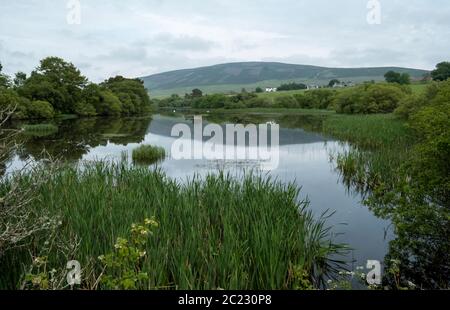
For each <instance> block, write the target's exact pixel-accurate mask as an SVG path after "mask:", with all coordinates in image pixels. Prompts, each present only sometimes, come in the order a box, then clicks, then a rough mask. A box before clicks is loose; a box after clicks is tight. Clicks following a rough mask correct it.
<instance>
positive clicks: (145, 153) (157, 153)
mask: <svg viewBox="0 0 450 310" xmlns="http://www.w3.org/2000/svg"><path fill="white" fill-rule="evenodd" d="M164 157H166V151H165V150H164V148H162V147H156V146H152V145H141V146H140V147H138V148H136V149H134V150H133V154H132V158H133V162H135V163H140V164H153V163H155V162H157V161H159V160H162V159H164Z"/></svg>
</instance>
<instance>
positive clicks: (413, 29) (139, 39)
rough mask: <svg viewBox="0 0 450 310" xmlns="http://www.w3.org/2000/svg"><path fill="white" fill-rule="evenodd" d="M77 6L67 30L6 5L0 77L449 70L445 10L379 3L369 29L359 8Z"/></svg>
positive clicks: (300, 4) (436, 5)
mask: <svg viewBox="0 0 450 310" xmlns="http://www.w3.org/2000/svg"><path fill="white" fill-rule="evenodd" d="M80 1H81V2H82V8H83V11H82V24H81V25H77V26H72V25H68V24H67V23H65V14H66V13H67V12H66V8H65V2H64V1H62V2H56V1H54V0H39V1H37V0H16V1H4V2H5V3H2V8H1V9H0V61H2V63H3V64H4V67H5V70H6V72H7V73H14V72H17V71H19V70H20V71H30V70H32V69H33V68H34V67H36V66H37V64H38V62H39V60H40V58H42V57H45V56H49V55H55V56H59V57H63V58H65V59H67V60H69V61H72V62H73V63H75V64H77V65H78V66H80V68H81V69H82V71H83V73H84V74H86V75H87V76H88V77H89V78H91V79H92V80H96V81H98V80H102V79H105V78H107V77H108V76H110V75H113V74H121V75H125V76H139V75H147V74H151V73H157V72H162V71H166V70H174V69H181V68H188V67H196V66H205V65H212V64H216V63H223V62H228V61H251V60H255V61H257V60H270V61H282V62H291V63H300V64H312V65H321V66H352V67H360V66H369V65H370V66H386V65H401V66H408V67H418V68H424V69H431V68H433V67H434V65H435V64H436V63H437V62H439V61H443V60H449V59H448V58H449V57H448V51H449V50H450V41H449V40H447V38H448V37H449V36H450V19H449V18H448V16H449V14H450V2H449V1H448V0H433V1H429V0H410V1H403V0H389V1H387V0H380V1H381V3H382V24H381V25H378V26H370V25H368V24H367V22H366V14H367V9H366V3H367V2H366V1H364V0H346V1H328V0H258V1H256V0H252V1H250V0H249V1H241V0H210V1H207V2H206V1H204V0H190V1H183V2H182V1H179V0H130V1H126V2H123V1H122V2H117V1H107V0H95V1H94V0H92V1H87V0H80Z"/></svg>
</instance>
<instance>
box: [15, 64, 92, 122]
mask: <svg viewBox="0 0 450 310" xmlns="http://www.w3.org/2000/svg"><path fill="white" fill-rule="evenodd" d="M86 84H87V79H86V78H85V77H84V76H82V75H81V73H80V71H79V70H78V69H77V68H76V67H75V66H74V65H73V64H72V63H68V62H66V61H64V60H63V59H61V58H58V57H47V58H45V59H43V60H41V62H40V65H39V67H37V68H36V70H35V71H33V72H32V73H31V76H30V78H29V79H28V80H27V81H26V82H25V84H24V86H23V87H22V94H23V95H24V96H26V97H27V98H29V99H31V100H44V101H48V102H49V103H50V104H51V105H52V106H53V107H54V108H55V110H57V111H58V112H62V113H74V112H75V111H74V110H75V104H76V103H77V102H79V101H80V99H81V92H82V90H83V88H84V87H85V86H86Z"/></svg>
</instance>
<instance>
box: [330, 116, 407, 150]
mask: <svg viewBox="0 0 450 310" xmlns="http://www.w3.org/2000/svg"><path fill="white" fill-rule="evenodd" d="M323 131H324V133H326V134H330V135H332V136H334V137H336V138H338V139H340V140H346V141H348V142H350V143H353V144H355V145H357V146H358V147H362V148H369V149H377V148H382V147H388V146H396V147H398V146H404V145H408V144H409V142H410V141H411V133H410V130H409V129H408V127H407V125H406V123H405V122H404V121H403V120H399V119H397V118H396V117H395V116H394V115H393V114H375V115H344V114H335V115H330V117H327V118H326V119H325V120H324V123H323Z"/></svg>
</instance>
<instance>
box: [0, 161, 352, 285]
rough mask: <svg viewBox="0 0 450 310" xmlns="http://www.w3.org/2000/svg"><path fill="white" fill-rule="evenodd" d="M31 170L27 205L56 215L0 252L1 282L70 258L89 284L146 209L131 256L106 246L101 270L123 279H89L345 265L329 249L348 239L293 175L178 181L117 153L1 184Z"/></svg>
mask: <svg viewBox="0 0 450 310" xmlns="http://www.w3.org/2000/svg"><path fill="white" fill-rule="evenodd" d="M36 179H39V180H43V181H42V182H41V183H39V184H37V185H36V188H35V195H36V197H35V199H33V200H32V201H31V202H30V204H29V205H28V206H27V208H30V209H32V210H34V212H36V215H37V216H38V215H40V214H46V216H48V217H49V218H54V219H56V221H55V224H54V225H53V224H52V225H49V226H48V229H44V230H43V231H42V232H40V233H37V234H35V235H34V236H33V242H32V245H30V247H27V248H15V249H10V250H9V251H7V252H6V253H3V255H2V258H1V265H2V266H3V267H4V269H3V270H4V272H3V273H2V275H1V276H0V277H1V279H2V280H1V281H0V283H2V286H3V287H2V288H9V289H13V288H17V287H16V286H15V285H16V284H19V283H21V284H24V283H25V284H24V285H26V286H29V287H30V288H34V289H46V288H47V289H49V288H52V287H51V285H52V283H54V282H52V279H54V278H52V277H57V275H59V272H60V270H59V269H58V267H60V266H64V267H65V262H67V259H74V258H76V259H77V260H79V261H80V262H81V264H82V266H84V267H83V268H84V269H83V274H84V275H85V276H84V277H83V283H84V285H83V286H82V287H83V288H89V289H92V288H94V287H96V286H95V283H96V282H97V280H98V279H99V276H100V274H101V273H102V269H103V268H104V267H105V266H104V265H102V264H103V263H104V257H105V255H108V254H107V253H115V252H114V251H115V250H114V249H115V248H116V249H121V248H122V247H123V248H125V247H128V246H131V244H132V243H133V241H131V240H128V241H127V237H129V236H130V233H129V229H130V227H132V224H134V223H140V222H141V221H142V220H143V219H145V218H154V219H155V221H157V223H158V228H157V229H155V230H154V231H153V234H150V232H148V231H147V230H145V229H144V230H145V231H146V232H145V233H143V234H144V235H147V234H148V238H145V240H143V241H142V243H140V246H139V249H140V254H139V257H138V258H136V259H135V258H132V257H129V256H128V255H132V254H130V253H131V252H126V253H127V254H124V253H122V256H120V255H119V256H118V254H117V253H116V254H113V256H114V255H115V257H116V258H115V259H116V260H119V261H116V262H115V263H114V264H113V263H111V264H112V266H114V268H112V271H111V272H112V273H111V274H108V275H109V276H112V277H113V279H121V280H120V281H118V282H114V285H112V287H111V283H105V282H100V284H99V286H97V287H96V288H105V289H116V288H139V289H220V288H224V289H310V288H313V287H323V286H324V285H325V281H326V279H327V278H328V277H329V276H332V275H333V274H334V273H336V272H337V271H338V270H342V268H344V267H343V266H344V265H345V264H344V262H341V261H339V260H338V259H336V256H339V254H343V252H344V251H345V250H346V247H345V246H344V245H342V244H335V243H333V241H332V236H331V233H330V228H328V227H327V226H326V224H325V218H323V219H315V218H314V217H313V216H312V214H311V212H310V211H309V210H308V208H307V207H308V204H309V203H308V201H307V200H304V199H303V200H298V199H297V197H298V194H299V189H298V188H296V187H295V186H294V185H292V184H287V185H283V184H281V183H279V182H277V181H276V180H272V179H270V178H262V177H259V176H255V175H247V176H246V177H243V179H241V180H235V179H233V178H232V177H231V176H228V175H224V174H218V175H210V176H208V177H206V179H204V180H201V179H199V178H197V177H195V178H193V179H191V180H190V181H189V182H187V183H186V184H185V185H181V184H178V183H177V182H175V181H173V180H171V179H169V178H167V177H166V176H165V175H164V173H163V172H161V171H159V170H149V169H147V168H139V167H130V166H129V165H127V164H126V163H124V162H122V163H94V164H89V165H86V166H83V167H82V169H81V170H79V169H78V168H77V167H76V166H63V167H58V168H54V169H49V168H47V169H45V168H43V169H38V170H36V171H35V172H34V173H33V174H25V175H16V176H15V177H13V178H11V179H9V180H8V181H7V182H5V183H3V184H2V186H1V193H2V195H4V194H5V193H7V192H8V191H10V190H11V189H12V188H13V187H14V186H16V185H19V186H20V187H22V188H28V187H31V186H33V183H34V180H36ZM108 184H110V185H111V186H108ZM219 192H220V193H221V194H220V195H217V193H219ZM280 206H282V207H280ZM29 220H30V221H32V220H34V218H29ZM133 227H134V228H136V225H134V226H133ZM49 236H50V237H49ZM119 237H120V238H122V239H118V240H116V239H117V238H119ZM62 244H65V245H66V248H65V249H66V251H65V252H64V251H63V250H62V249H63V247H62V246H61V248H58V245H62ZM29 251H30V252H29ZM29 253H32V256H30V255H29ZM102 255H103V259H100V260H99V259H97V258H98V257H101V256H102ZM110 256H111V255H110ZM331 257H333V258H331ZM107 266H108V265H107V264H106V267H107ZM29 267H30V268H31V269H30V270H31V271H28V270H29V269H28V268H29ZM109 267H111V266H109ZM52 269H55V270H56V271H54V272H53V274H52V273H51V270H52ZM27 271H28V273H27ZM23 274H26V276H25V277H24V276H23ZM56 283H57V282H56Z"/></svg>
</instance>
